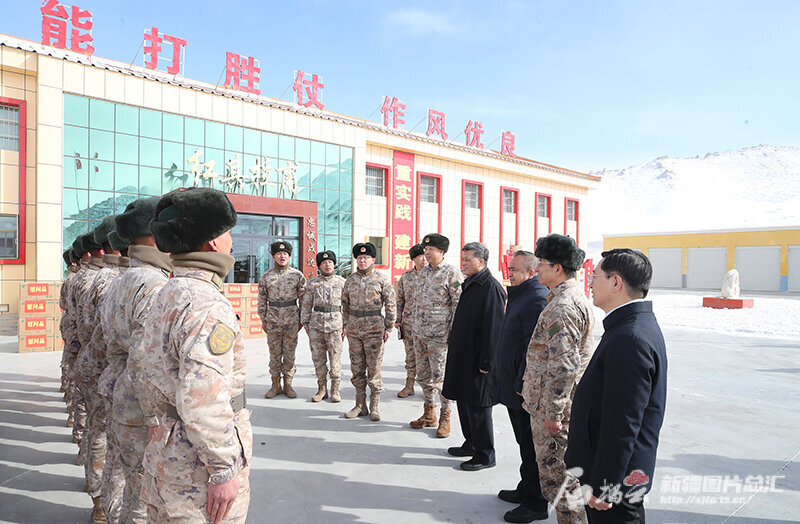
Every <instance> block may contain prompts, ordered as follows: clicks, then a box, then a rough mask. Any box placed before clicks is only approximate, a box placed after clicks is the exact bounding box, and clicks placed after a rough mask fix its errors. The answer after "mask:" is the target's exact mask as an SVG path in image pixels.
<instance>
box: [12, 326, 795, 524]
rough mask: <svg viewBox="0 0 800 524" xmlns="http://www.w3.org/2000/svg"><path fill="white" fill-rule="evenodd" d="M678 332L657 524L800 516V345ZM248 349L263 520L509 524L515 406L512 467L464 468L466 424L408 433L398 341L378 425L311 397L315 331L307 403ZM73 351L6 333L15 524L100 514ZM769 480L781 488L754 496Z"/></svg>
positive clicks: (390, 352) (257, 508)
mask: <svg viewBox="0 0 800 524" xmlns="http://www.w3.org/2000/svg"><path fill="white" fill-rule="evenodd" d="M10 318H11V317H9V316H5V317H0V323H4V321H5V323H6V324H7V323H8V321H9V320H10ZM15 321H16V320H14V322H15ZM665 336H666V338H667V349H668V352H669V358H670V362H669V365H670V369H669V396H668V401H667V416H666V421H665V425H664V428H663V430H662V433H661V445H660V447H659V459H658V465H657V469H656V479H655V488H654V489H653V491H652V492H651V493H650V495H648V498H647V499H646V507H647V509H648V513H647V520H648V523H683V522H691V523H706V522H708V523H711V522H728V523H731V524H733V523H737V524H744V523H747V524H750V523H754V524H767V523H785V522H798V519H800V409H798V406H800V341H798V340H787V339H769V338H756V337H739V336H731V335H726V334H724V333H700V332H693V331H678V330H670V329H667V330H665ZM246 346H247V357H248V394H249V399H248V404H249V407H250V408H251V409H252V411H253V416H252V423H253V430H254V458H253V464H252V471H251V484H252V497H251V502H250V512H249V519H248V520H249V522H278V523H281V524H290V523H313V522H329V523H347V522H375V523H383V522H387V523H389V522H401V521H406V522H413V523H423V522H466V523H477V522H481V523H483V522H502V515H503V513H504V512H505V511H506V510H508V509H511V508H512V507H513V506H512V505H510V504H507V503H505V502H502V501H500V500H499V499H498V498H497V497H496V493H497V491H498V490H500V489H504V488H513V487H514V486H515V485H516V482H517V480H518V477H517V475H518V468H519V454H518V450H517V448H516V443H515V441H514V436H513V433H512V431H511V426H510V424H509V422H508V416H507V414H506V412H505V408H503V407H502V406H497V407H496V408H495V410H494V422H495V439H496V446H497V467H495V468H493V469H489V470H484V471H480V472H474V473H468V472H464V471H461V470H460V469H459V468H458V464H459V460H460V459H456V458H454V457H450V456H448V455H447V454H446V448H447V447H448V446H453V445H458V444H461V442H462V440H461V434H460V429H459V427H458V422H457V420H454V425H453V432H452V434H451V437H450V438H449V439H436V438H435V437H434V432H433V430H423V431H415V430H413V429H411V428H410V427H409V426H408V421H409V420H411V419H413V418H416V417H417V416H419V414H420V413H421V405H422V397H421V394H420V391H419V388H417V394H416V395H415V396H413V397H409V398H407V399H398V398H397V397H396V396H395V394H396V392H397V391H398V390H399V389H400V388H401V387H402V384H403V381H404V377H405V371H404V369H403V364H402V362H403V350H402V342H400V341H398V340H397V339H396V338H394V336H393V337H392V339H391V340H390V342H389V344H388V346H387V350H386V358H385V365H384V383H385V385H386V390H387V391H386V393H385V394H384V397H383V398H384V402H383V404H382V409H381V412H382V415H383V420H382V421H381V422H377V423H375V422H370V421H369V420H365V419H363V418H359V419H356V420H346V419H344V418H342V412H343V411H345V410H347V409H349V408H350V407H352V402H353V389H352V386H350V384H349V382H346V381H343V386H344V388H343V397H344V398H343V400H342V402H341V403H340V404H331V403H330V402H328V401H325V402H322V403H319V404H313V403H311V402H310V400H309V398H310V397H311V395H312V394H313V393H314V392H315V391H316V380H315V378H314V373H313V367H312V364H311V358H310V353H309V350H308V341H307V339H306V338H305V336H304V335H303V336H301V337H300V347H298V351H297V355H298V370H297V376H296V378H295V387H296V389H297V392H298V398H297V399H294V400H289V399H287V398H286V397H284V396H281V397H279V398H277V399H274V400H270V401H268V400H265V399H264V398H263V393H264V391H265V389H266V382H267V376H266V375H267V374H266V347H265V346H266V343H265V342H264V341H262V340H250V341H248V342H247V344H246ZM60 356H61V355H60V353H33V354H16V337H14V336H12V335H11V334H10V332H9V330H5V331H3V329H2V327H0V363H2V364H1V365H0V508H1V509H0V520H2V521H3V522H20V523H34V522H48V523H49V522H54V521H57V522H69V523H71V522H88V520H89V514H90V507H91V501H90V499H89V497H88V496H87V495H86V494H85V493H83V492H82V488H83V468H82V467H78V466H77V465H75V457H76V450H77V448H76V446H75V445H74V444H73V443H72V442H71V435H70V432H69V430H68V429H67V428H66V427H64V421H65V420H66V413H65V412H64V403H63V402H62V400H61V394H60V393H59V391H58V386H59V383H58V377H59V369H58V365H59V362H60ZM344 360H345V362H344V369H345V373H347V372H348V370H349V363H348V361H347V358H346V357H345V359H344ZM772 475H777V478H776V480H775V482H774V484H773V486H772V487H770V486H769V477H770V476H772ZM726 477H727V486H725V485H724V484H725V482H726ZM748 477H749V479H748ZM764 479H766V481H767V486H766V487H761V489H760V490H758V491H753V490H755V489H756V488H752V487H751V486H753V485H754V484H755V483H757V482H758V480H764ZM718 482H719V483H718ZM723 489H725V490H726V491H727V492H726V493H723V492H722V490H723ZM737 489H738V490H739V492H737ZM546 522H550V523H554V522H555V516H554V515H551V517H550V519H549V520H548V521H546Z"/></svg>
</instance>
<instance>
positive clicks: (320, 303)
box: [300, 275, 345, 385]
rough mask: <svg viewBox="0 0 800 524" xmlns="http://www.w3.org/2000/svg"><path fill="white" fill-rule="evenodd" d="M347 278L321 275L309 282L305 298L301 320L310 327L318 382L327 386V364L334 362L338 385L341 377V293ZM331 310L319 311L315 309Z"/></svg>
mask: <svg viewBox="0 0 800 524" xmlns="http://www.w3.org/2000/svg"><path fill="white" fill-rule="evenodd" d="M344 282H345V280H344V278H342V277H340V276H339V275H328V276H323V275H318V276H316V277H314V278H312V279H311V280H309V281H308V288H307V289H306V292H305V295H303V302H302V308H301V312H300V321H301V322H302V323H303V325H304V326H306V327H307V328H308V340H309V343H310V346H311V358H312V360H313V361H314V372H315V373H316V375H317V382H322V383H325V375H326V374H327V373H328V366H327V362H328V359H330V363H331V381H335V383H336V384H337V385H338V383H339V379H340V377H341V376H342V364H341V362H340V360H341V357H342V290H343V288H344ZM328 307H330V308H332V310H331V311H317V310H315V309H314V308H328Z"/></svg>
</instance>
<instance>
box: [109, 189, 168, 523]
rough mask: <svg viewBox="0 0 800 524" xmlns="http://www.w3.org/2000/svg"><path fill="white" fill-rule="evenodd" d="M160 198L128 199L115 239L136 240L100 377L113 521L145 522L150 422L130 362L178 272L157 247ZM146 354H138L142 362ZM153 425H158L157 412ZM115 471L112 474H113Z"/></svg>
mask: <svg viewBox="0 0 800 524" xmlns="http://www.w3.org/2000/svg"><path fill="white" fill-rule="evenodd" d="M158 200H159V197H149V198H141V199H139V200H136V201H134V202H131V203H130V204H128V206H127V207H126V209H125V212H124V213H122V214H120V215H117V217H116V218H115V224H116V227H117V230H116V231H115V232H112V233H116V235H113V234H111V233H109V240H110V241H112V242H111V243H112V247H114V243H113V238H114V237H119V238H122V239H130V241H132V242H133V245H132V246H130V248H128V255H129V257H130V259H129V260H130V262H129V268H128V269H127V270H126V271H125V272H124V274H122V275H121V276H120V277H119V278H117V279H116V280H115V281H114V283H113V284H112V288H113V289H112V290H110V291H109V293H113V295H112V296H110V297H109V299H107V300H106V302H105V305H104V308H103V311H102V318H103V327H104V331H105V333H106V339H107V340H108V341H109V345H108V354H107V359H108V366H107V367H106V370H105V371H104V372H103V375H102V376H101V378H100V383H99V390H100V392H101V394H103V395H106V396H108V397H109V400H110V401H111V405H112V407H111V409H110V411H109V416H108V424H107V430H108V453H107V455H106V469H105V470H104V471H103V492H102V493H103V508H104V509H105V511H106V515H107V516H108V518H109V520H112V521H118V522H134V523H144V522H146V521H147V508H146V507H145V505H144V502H143V501H141V498H140V496H139V495H140V492H141V480H142V476H143V473H144V470H143V468H142V459H143V458H144V450H145V448H146V447H147V443H148V438H147V425H146V424H145V420H144V415H143V413H142V410H141V408H140V407H139V401H138V399H137V396H136V391H135V388H134V383H137V384H140V383H141V370H140V369H138V368H140V366H136V369H135V366H132V365H129V361H130V357H131V356H132V355H133V353H134V352H133V348H134V347H139V348H142V349H143V348H144V346H142V345H141V344H139V342H140V341H141V340H142V339H143V336H144V333H143V332H144V321H145V318H146V317H147V315H148V313H149V309H150V303H151V302H152V300H153V298H154V297H155V295H156V293H157V292H158V290H160V289H161V287H162V286H163V285H164V284H165V283H166V282H167V279H168V278H169V273H170V272H171V271H172V261H171V260H170V258H169V255H167V254H166V253H161V252H160V251H158V249H157V248H156V247H155V241H154V240H153V237H152V234H151V233H150V229H149V223H150V220H151V219H152V217H153V216H154V214H155V208H156V204H157V203H158ZM140 360H141V357H140V358H139V359H137V361H140ZM151 425H153V426H157V425H158V420H157V418H156V417H155V416H153V417H152V424H151ZM109 471H111V475H109Z"/></svg>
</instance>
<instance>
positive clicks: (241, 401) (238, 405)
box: [164, 391, 247, 420]
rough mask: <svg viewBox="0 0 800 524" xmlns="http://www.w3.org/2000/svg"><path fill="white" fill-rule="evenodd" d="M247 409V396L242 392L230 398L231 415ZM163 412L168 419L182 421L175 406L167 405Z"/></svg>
mask: <svg viewBox="0 0 800 524" xmlns="http://www.w3.org/2000/svg"><path fill="white" fill-rule="evenodd" d="M246 407H247V395H246V394H245V392H244V391H242V392H241V393H239V394H238V395H236V396H235V397H232V398H231V408H233V413H234V414H236V413H238V412H240V411H241V410H242V409H243V408H246ZM164 412H165V413H166V414H167V416H168V417H170V418H172V419H175V420H182V419H181V417H180V415H178V409H177V408H176V407H175V406H172V405H167V406H166V407H165V408H164Z"/></svg>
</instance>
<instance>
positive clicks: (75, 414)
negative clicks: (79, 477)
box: [61, 260, 99, 456]
mask: <svg viewBox="0 0 800 524" xmlns="http://www.w3.org/2000/svg"><path fill="white" fill-rule="evenodd" d="M90 268H91V269H90ZM97 269H99V268H97V267H96V266H90V265H89V261H88V260H81V261H80V263H79V265H78V271H77V273H75V279H74V280H73V281H72V283H71V284H70V287H69V292H68V295H67V297H66V298H67V309H66V311H68V312H69V314H68V315H67V321H66V322H67V323H66V331H67V333H68V336H69V337H70V338H65V339H64V354H63V355H62V356H61V359H62V362H63V363H64V364H66V368H67V369H69V373H68V374H67V382H68V386H67V397H68V398H69V404H67V409H68V410H69V418H70V420H72V421H73V422H72V440H73V441H74V442H75V443H77V444H78V446H81V442H82V441H83V431H84V429H85V428H86V402H85V400H84V398H83V392H82V391H81V390H80V389H79V388H78V383H77V382H76V381H75V379H73V378H72V366H73V365H74V364H75V359H76V358H78V353H79V352H80V349H81V341H80V338H79V337H78V303H79V298H80V297H81V296H82V293H86V292H88V291H86V290H87V289H88V286H89V285H90V284H91V279H93V278H94V277H95V276H96V270H97ZM82 450H83V448H82V447H81V453H80V456H83V451H82Z"/></svg>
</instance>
